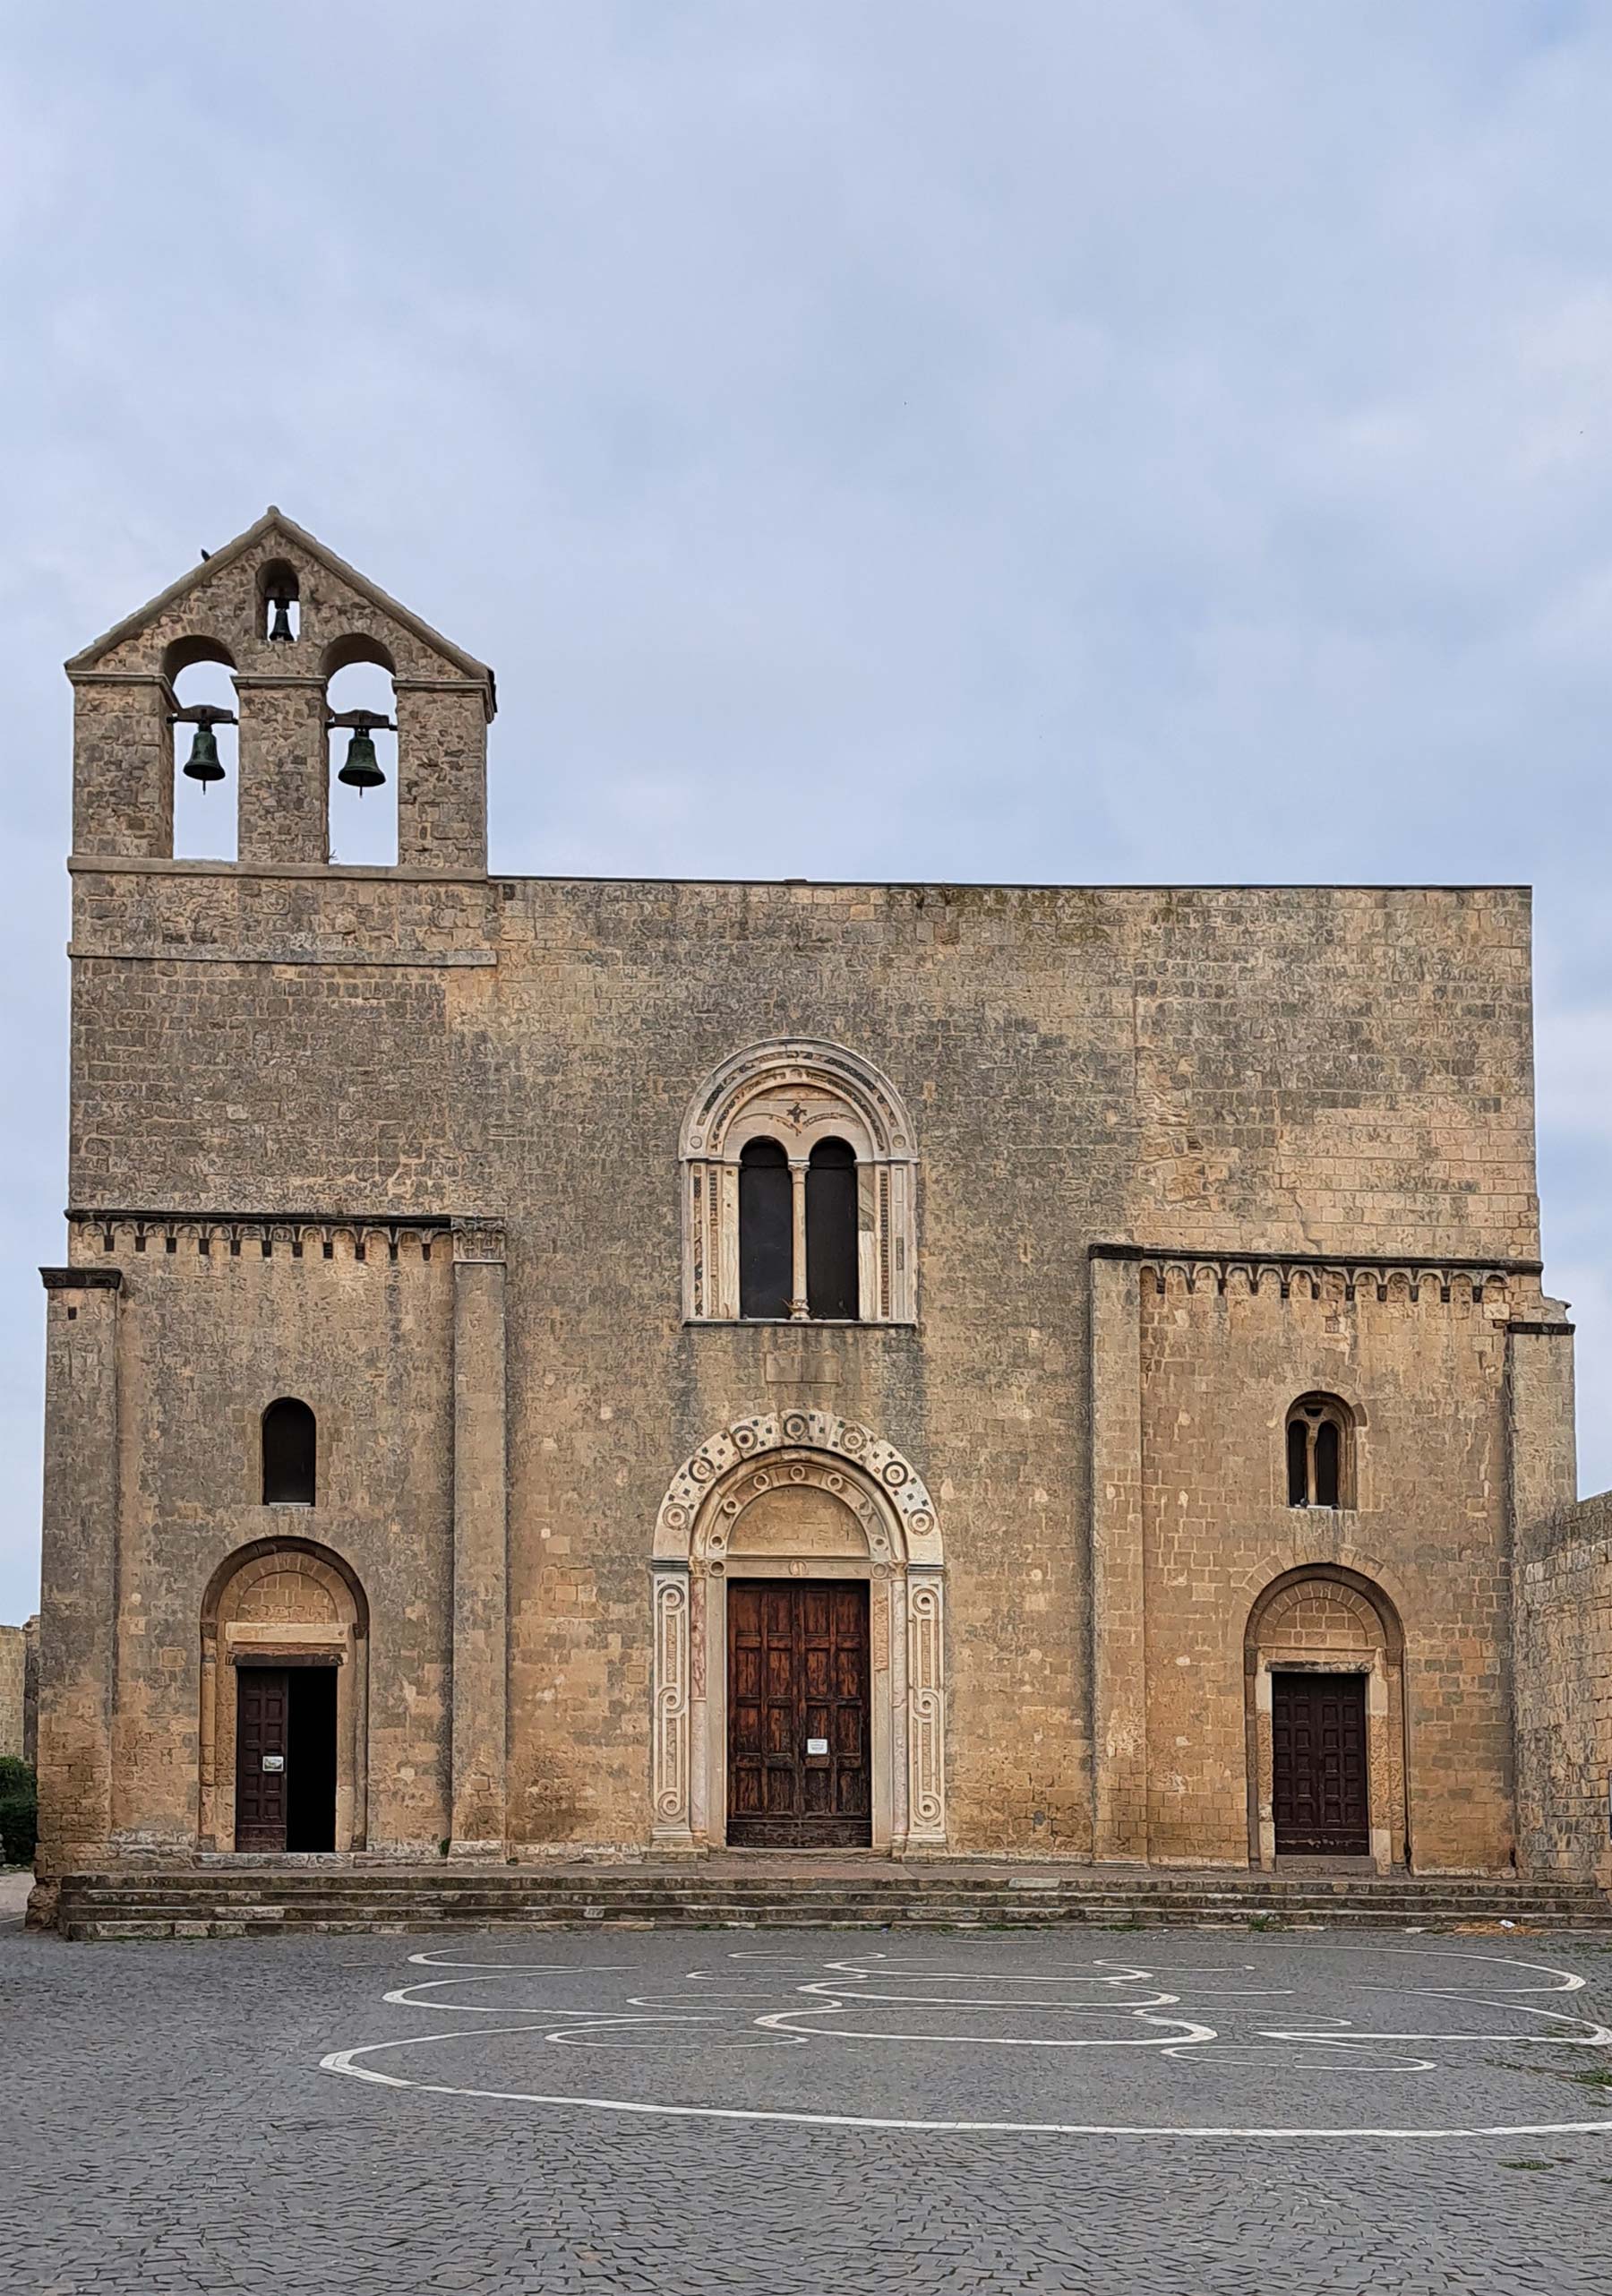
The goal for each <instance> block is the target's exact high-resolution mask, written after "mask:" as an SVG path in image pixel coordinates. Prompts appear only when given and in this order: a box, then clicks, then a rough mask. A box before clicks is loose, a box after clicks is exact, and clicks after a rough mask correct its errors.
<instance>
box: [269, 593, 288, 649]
mask: <svg viewBox="0 0 1612 2296" xmlns="http://www.w3.org/2000/svg"><path fill="white" fill-rule="evenodd" d="M269 603H270V606H272V607H273V608H274V619H273V621H272V622H271V623H270V624H269V643H270V645H271V646H273V645H276V644H279V645H283V646H288V645H290V644H291V642H292V631H291V601H290V599H289V598H281V597H276V598H270V601H269Z"/></svg>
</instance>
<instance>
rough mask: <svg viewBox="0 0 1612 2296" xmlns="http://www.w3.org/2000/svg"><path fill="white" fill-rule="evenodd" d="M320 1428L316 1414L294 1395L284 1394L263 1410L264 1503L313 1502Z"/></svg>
mask: <svg viewBox="0 0 1612 2296" xmlns="http://www.w3.org/2000/svg"><path fill="white" fill-rule="evenodd" d="M318 1442H319V1438H318V1432H317V1428H316V1425H315V1423H314V1418H313V1413H312V1412H311V1411H310V1410H309V1408H308V1406H307V1405H306V1404H305V1403H299V1402H297V1400H296V1397H294V1396H282V1397H280V1399H279V1402H278V1403H271V1404H270V1406H269V1408H268V1410H267V1411H265V1412H264V1414H263V1504H264V1506H265V1507H311V1506H312V1505H313V1488H314V1478H315V1468H316V1466H317V1452H318Z"/></svg>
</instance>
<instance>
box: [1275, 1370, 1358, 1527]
mask: <svg viewBox="0 0 1612 2296" xmlns="http://www.w3.org/2000/svg"><path fill="white" fill-rule="evenodd" d="M1287 1472H1288V1505H1289V1506H1290V1507H1352V1506H1353V1505H1354V1415H1353V1413H1352V1412H1351V1411H1350V1408H1349V1406H1348V1405H1347V1404H1346V1403H1341V1402H1340V1401H1339V1400H1338V1397H1336V1396H1335V1395H1304V1396H1300V1397H1299V1400H1298V1402H1297V1403H1296V1404H1295V1405H1294V1406H1293V1407H1292V1409H1291V1410H1290V1412H1289V1413H1288V1423H1287Z"/></svg>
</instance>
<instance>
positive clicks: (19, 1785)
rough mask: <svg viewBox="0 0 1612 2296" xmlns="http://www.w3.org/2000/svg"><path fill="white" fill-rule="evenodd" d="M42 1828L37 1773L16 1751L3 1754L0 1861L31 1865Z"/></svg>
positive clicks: (0, 1755) (3, 1863) (0, 1758)
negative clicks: (36, 1783) (17, 1755)
mask: <svg viewBox="0 0 1612 2296" xmlns="http://www.w3.org/2000/svg"><path fill="white" fill-rule="evenodd" d="M38 1838H39V1792H38V1789H37V1787H36V1785H35V1783H34V1774H33V1772H32V1770H31V1769H30V1767H29V1766H28V1764H27V1763H26V1762H21V1761H19V1760H18V1759H17V1757H16V1756H15V1755H14V1754H0V1865H31V1864H32V1863H33V1858H34V1844H35V1842H36V1841H37V1840H38Z"/></svg>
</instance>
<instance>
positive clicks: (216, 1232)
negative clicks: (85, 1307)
mask: <svg viewBox="0 0 1612 2296" xmlns="http://www.w3.org/2000/svg"><path fill="white" fill-rule="evenodd" d="M67 1221H68V1225H70V1226H71V1227H73V1229H74V1230H75V1231H77V1233H78V1234H80V1235H81V1237H83V1238H86V1239H90V1238H99V1245H100V1249H101V1250H102V1251H105V1252H113V1251H116V1250H117V1249H118V1247H119V1244H120V1243H122V1244H124V1245H125V1246H128V1247H130V1248H132V1249H133V1251H137V1252H150V1253H152V1254H157V1253H164V1254H173V1253H176V1252H178V1251H181V1250H184V1251H195V1252H197V1253H199V1254H200V1256H201V1258H202V1259H204V1260H205V1259H208V1258H210V1257H212V1256H213V1255H215V1254H217V1255H218V1256H219V1257H222V1258H228V1259H232V1260H238V1259H241V1258H242V1257H243V1256H250V1257H253V1258H256V1259H262V1260H270V1259H272V1258H273V1257H274V1256H275V1254H276V1253H277V1252H279V1253H281V1254H283V1255H284V1256H285V1257H286V1258H287V1259H291V1260H304V1259H305V1260H320V1259H322V1260H333V1259H334V1258H335V1257H336V1251H337V1246H338V1244H341V1245H342V1246H343V1247H344V1251H350V1253H351V1256H352V1257H353V1258H354V1259H355V1260H366V1259H368V1258H370V1257H371V1256H372V1254H373V1255H374V1256H377V1257H378V1256H379V1254H380V1251H381V1250H382V1248H383V1249H384V1251H385V1253H386V1256H387V1258H388V1259H389V1260H396V1259H398V1258H399V1256H400V1255H401V1252H402V1250H403V1247H404V1246H405V1245H406V1244H407V1245H408V1246H409V1247H410V1248H411V1249H417V1250H418V1252H419V1256H420V1258H421V1259H422V1260H429V1259H430V1258H431V1255H432V1250H433V1245H440V1244H442V1243H444V1242H445V1241H446V1240H447V1238H448V1236H449V1235H450V1232H451V1230H452V1227H453V1225H454V1223H453V1221H452V1220H451V1218H450V1216H449V1215H448V1214H446V1213H384V1212H383V1213H370V1212H345V1213H344V1212H155V1211H127V1210H122V1209H119V1210H101V1209H99V1208H90V1207H86V1206H74V1207H73V1208H70V1209H69V1211H68V1213H67ZM68 1272H69V1273H70V1274H71V1275H72V1276H73V1277H75V1278H76V1279H77V1280H79V1281H83V1280H84V1279H85V1277H86V1276H87V1275H88V1274H89V1273H90V1271H88V1270H86V1269H85V1268H73V1269H71V1270H69V1271H68ZM106 1272H107V1274H111V1273H112V1272H114V1271H112V1270H110V1269H108V1270H107V1271H106Z"/></svg>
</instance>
